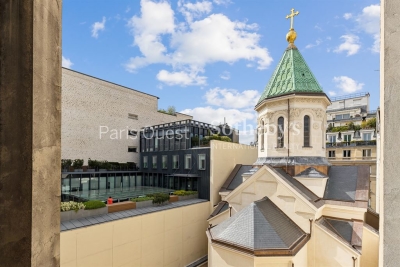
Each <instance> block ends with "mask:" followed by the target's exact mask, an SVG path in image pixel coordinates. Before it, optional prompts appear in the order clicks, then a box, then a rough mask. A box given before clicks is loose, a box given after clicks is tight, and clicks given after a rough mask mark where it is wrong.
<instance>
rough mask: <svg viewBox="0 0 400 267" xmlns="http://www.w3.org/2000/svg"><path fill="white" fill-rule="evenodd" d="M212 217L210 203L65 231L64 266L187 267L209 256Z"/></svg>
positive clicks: (62, 233)
mask: <svg viewBox="0 0 400 267" xmlns="http://www.w3.org/2000/svg"><path fill="white" fill-rule="evenodd" d="M209 213H210V210H209V203H208V202H204V203H199V204H195V205H190V206H185V207H181V208H174V209H170V210H165V211H160V212H155V213H150V214H146V215H143V216H136V217H132V218H127V219H121V220H116V221H112V222H109V223H102V224H98V225H94V226H90V227H85V228H80V229H77V230H72V231H66V232H61V255H60V256H61V266H62V267H67V266H68V267H72V266H74V267H75V266H76V267H81V266H82V267H90V266H93V267H98V266H107V267H108V266H113V267H117V266H186V265H188V264H190V263H191V262H193V261H195V260H197V259H199V258H201V257H202V256H205V255H206V254H207V236H206V234H205V231H206V229H207V217H208V216H209Z"/></svg>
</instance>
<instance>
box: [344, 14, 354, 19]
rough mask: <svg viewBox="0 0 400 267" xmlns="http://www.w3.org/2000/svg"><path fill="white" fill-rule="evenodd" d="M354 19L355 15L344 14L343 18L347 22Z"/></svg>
mask: <svg viewBox="0 0 400 267" xmlns="http://www.w3.org/2000/svg"><path fill="white" fill-rule="evenodd" d="M352 17H353V14H351V13H344V15H343V18H344V19H345V20H349V19H351V18H352Z"/></svg>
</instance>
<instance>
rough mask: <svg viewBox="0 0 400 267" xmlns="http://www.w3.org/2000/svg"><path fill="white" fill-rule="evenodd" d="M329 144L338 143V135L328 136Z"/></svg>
mask: <svg viewBox="0 0 400 267" xmlns="http://www.w3.org/2000/svg"><path fill="white" fill-rule="evenodd" d="M328 140H329V143H336V135H328Z"/></svg>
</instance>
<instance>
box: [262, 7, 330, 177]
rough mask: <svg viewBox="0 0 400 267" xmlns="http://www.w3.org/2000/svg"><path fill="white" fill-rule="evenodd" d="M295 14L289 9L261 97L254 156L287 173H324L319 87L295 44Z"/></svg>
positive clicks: (322, 108) (323, 99)
mask: <svg viewBox="0 0 400 267" xmlns="http://www.w3.org/2000/svg"><path fill="white" fill-rule="evenodd" d="M298 14H299V12H298V11H297V12H295V11H294V9H292V10H291V14H290V15H288V16H286V19H290V20H291V23H290V29H289V32H288V33H287V35H286V40H287V41H288V43H289V44H288V47H287V48H286V50H285V52H284V54H283V56H282V58H281V60H280V62H279V63H278V65H277V67H276V69H275V71H274V73H273V75H272V77H271V79H270V80H269V82H268V84H267V86H266V88H265V90H264V92H263V94H262V95H261V97H260V99H259V101H258V103H257V105H256V106H255V110H256V111H257V113H258V121H257V122H258V131H257V132H258V160H257V162H256V163H255V165H263V164H270V165H273V166H277V167H278V166H282V167H283V168H284V169H286V171H287V172H288V173H289V174H291V175H296V174H298V173H300V172H301V171H303V170H305V169H307V168H309V167H313V168H316V169H317V170H319V171H321V172H323V173H325V174H327V171H328V166H329V165H330V164H329V163H328V160H327V159H326V154H325V144H326V141H325V125H326V108H327V106H328V105H330V100H329V98H328V97H327V96H326V94H325V93H324V91H323V90H322V87H321V86H320V85H319V83H318V81H317V79H316V78H315V76H314V75H313V73H312V72H311V70H310V68H309V67H308V65H307V63H306V61H305V60H304V58H303V56H302V55H301V54H300V51H299V50H298V49H297V47H296V46H295V44H294V42H295V40H296V38H297V33H296V31H295V30H294V27H293V20H294V17H295V16H297V15H298Z"/></svg>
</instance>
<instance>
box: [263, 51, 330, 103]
mask: <svg viewBox="0 0 400 267" xmlns="http://www.w3.org/2000/svg"><path fill="white" fill-rule="evenodd" d="M292 93H313V94H315V93H317V94H323V95H325V93H324V91H323V90H322V87H321V86H320V85H319V83H318V81H317V79H316V78H315V77H314V74H313V73H312V72H311V70H310V68H309V67H308V65H307V63H306V61H305V60H304V58H303V56H302V55H301V54H300V51H299V50H298V49H297V48H296V47H294V46H290V47H288V48H287V49H286V50H285V52H284V54H283V56H282V58H281V60H280V62H279V64H278V66H277V67H276V69H275V72H274V73H273V75H272V77H271V79H270V80H269V83H268V84H267V86H266V88H265V90H264V92H263V94H262V95H261V97H260V99H259V101H258V103H260V102H261V101H263V100H264V99H267V98H272V97H276V96H280V95H285V94H292Z"/></svg>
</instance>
